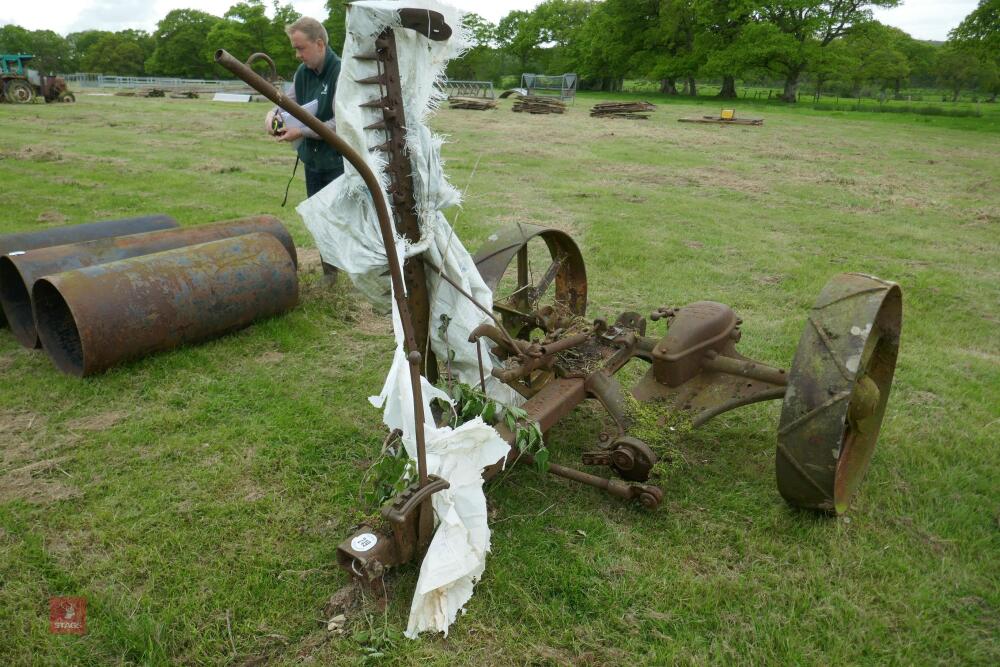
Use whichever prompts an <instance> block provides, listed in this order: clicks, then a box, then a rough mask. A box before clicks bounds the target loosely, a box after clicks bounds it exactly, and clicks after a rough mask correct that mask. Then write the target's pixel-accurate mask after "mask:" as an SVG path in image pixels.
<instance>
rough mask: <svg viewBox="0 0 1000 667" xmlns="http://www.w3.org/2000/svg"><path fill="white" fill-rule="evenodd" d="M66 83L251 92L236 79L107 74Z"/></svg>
mask: <svg viewBox="0 0 1000 667" xmlns="http://www.w3.org/2000/svg"><path fill="white" fill-rule="evenodd" d="M63 78H64V79H66V82H67V83H69V84H71V85H73V86H74V87H76V88H110V89H116V90H129V89H136V88H159V89H162V90H194V91H199V92H230V93H232V92H246V93H251V92H253V91H252V90H251V89H250V88H248V87H247V85H246V84H245V83H243V82H242V81H239V80H237V79H231V80H228V81H227V80H224V79H214V80H213V79H181V78H176V77H158V76H111V75H107V74H85V73H76V74H67V75H64V76H63Z"/></svg>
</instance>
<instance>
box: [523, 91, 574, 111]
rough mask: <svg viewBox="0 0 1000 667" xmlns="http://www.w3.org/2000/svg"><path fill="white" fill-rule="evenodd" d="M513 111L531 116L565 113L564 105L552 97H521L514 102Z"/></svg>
mask: <svg viewBox="0 0 1000 667" xmlns="http://www.w3.org/2000/svg"><path fill="white" fill-rule="evenodd" d="M513 109H514V111H517V112H519V113H520V112H526V113H531V114H540V113H566V105H565V104H564V103H563V102H562V101H561V100H558V99H556V98H554V97H539V96H537V95H523V96H521V97H519V98H517V101H516V102H514V107H513Z"/></svg>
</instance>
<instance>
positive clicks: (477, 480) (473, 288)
mask: <svg viewBox="0 0 1000 667" xmlns="http://www.w3.org/2000/svg"><path fill="white" fill-rule="evenodd" d="M402 7H416V8H421V9H431V10H434V11H437V12H440V13H441V14H442V15H443V16H444V18H445V21H446V22H447V23H448V25H449V26H451V28H452V31H453V33H452V36H451V38H450V39H448V40H446V41H444V42H435V41H432V40H429V39H427V38H426V37H424V36H423V35H420V34H418V33H416V32H414V31H412V30H406V29H402V28H400V27H399V25H400V19H399V15H398V9H400V8H402ZM462 16H463V13H462V12H460V11H459V10H457V9H454V8H452V7H448V6H447V5H444V4H441V3H439V2H435V1H434V0H406V1H405V2H388V1H384V0H374V1H368V2H355V3H353V4H352V5H349V10H348V14H347V38H346V40H345V43H344V53H343V58H342V65H341V71H340V78H339V79H338V80H337V95H336V102H335V109H336V117H337V133H338V134H339V135H340V136H341V137H342V138H343V139H345V140H346V141H347V142H348V143H349V144H350V145H351V146H352V147H353V148H354V149H355V150H357V151H358V152H359V153H360V154H361V155H362V156H364V158H365V160H366V161H367V163H368V165H369V166H370V167H371V168H372V170H373V171H374V172H375V173H376V174H378V175H379V177H380V180H381V183H382V191H381V192H378V193H376V195H375V196H380V197H383V198H385V199H386V201H388V197H387V195H386V193H385V188H386V186H387V185H388V177H387V176H386V174H385V166H386V162H385V157H384V155H383V154H381V153H380V152H377V151H375V152H372V151H369V150H368V147H369V146H375V145H377V144H381V143H382V142H384V141H385V140H386V139H387V137H386V134H385V132H383V131H381V130H365V129H364V128H365V127H366V126H367V125H370V124H371V123H374V122H375V121H377V120H380V119H381V111H380V110H378V109H370V108H362V107H361V106H360V105H361V104H362V103H364V102H368V101H370V100H371V99H372V98H373V97H375V96H377V95H378V88H377V87H374V86H370V85H364V84H358V83H356V82H357V81H358V80H360V79H364V78H366V77H371V76H374V75H376V74H377V73H378V71H377V69H376V68H377V65H376V63H375V62H373V61H371V60H359V59H357V58H354V57H353V56H354V55H355V54H360V53H370V52H372V51H374V50H375V45H374V41H375V37H377V36H378V35H379V34H380V33H381V32H382V31H383V30H384V29H385V28H386V27H394V28H396V30H395V37H396V44H397V52H398V53H397V55H398V63H399V69H400V81H401V85H402V88H403V100H404V109H405V112H406V123H405V126H406V128H407V137H406V139H407V147H408V150H409V155H410V162H411V167H412V172H413V180H414V192H415V198H416V201H417V213H418V219H419V220H420V225H421V239H420V242H419V243H417V244H415V246H416V247H412V246H410V244H409V243H407V242H406V241H405V240H404V239H403V238H402V237H400V236H398V235H397V237H396V239H395V242H396V246H397V251H398V254H399V257H400V258H401V259H402V258H403V257H405V256H408V255H411V256H412V255H413V254H415V253H416V252H421V251H422V252H423V253H424V257H425V258H426V259H428V260H429V261H430V262H431V263H432V264H433V265H434V266H436V267H439V268H440V269H441V270H442V272H443V273H445V274H446V275H447V276H448V277H449V278H450V279H451V280H452V281H454V282H455V283H457V284H458V285H460V286H461V287H462V289H463V290H465V291H466V292H467V293H469V294H470V295H472V296H473V298H475V299H476V301H477V302H478V303H479V304H481V305H483V306H484V307H485V308H487V309H491V308H492V305H493V295H492V293H491V292H490V290H489V288H487V287H486V285H485V283H484V282H483V280H482V278H481V277H480V276H479V271H478V270H477V269H476V267H475V264H474V263H473V261H472V257H471V256H470V255H469V252H468V251H467V250H466V249H465V247H464V246H463V245H462V243H461V241H460V240H459V239H458V237H457V236H456V235H455V234H454V232H453V230H452V228H451V225H449V224H448V221H447V219H445V217H444V215H443V213H442V212H441V211H442V210H444V209H446V208H449V207H451V206H455V205H457V204H458V203H459V202H460V199H461V196H460V194H459V192H458V190H456V189H455V188H454V187H453V186H452V185H451V184H449V183H448V181H447V179H446V178H445V176H444V172H443V170H442V162H441V156H440V148H441V144H442V143H443V142H442V139H441V137H438V136H435V135H434V134H433V133H432V132H431V131H430V129H429V128H428V127H427V125H426V119H427V117H428V115H429V114H430V113H431V112H432V111H433V110H434V109H435V108H436V107H437V105H438V104H439V103H440V101H441V100H442V99H443V97H444V95H443V94H442V93H441V92H440V90H439V89H438V88H437V87H436V86H435V83H436V81H437V80H438V79H439V78H441V77H442V76H443V75H444V71H445V66H446V65H447V63H448V60H450V59H451V58H453V57H456V56H458V55H460V54H461V53H462V52H463V51H464V50H465V49H466V48H467V47H468V44H469V42H468V38H467V34H466V31H465V30H464V29H463V28H462ZM297 210H298V212H299V213H300V214H301V215H302V218H303V220H304V221H305V224H306V227H307V228H308V229H309V231H310V232H311V233H312V235H313V238H314V239H315V241H316V245H317V247H318V248H319V251H320V254H321V255H322V257H323V259H324V261H326V262H328V263H330V264H333V265H334V266H336V267H338V268H339V269H340V270H341V271H343V272H344V273H346V274H347V275H348V276H350V278H351V280H352V281H353V282H354V284H355V286H357V287H358V289H360V290H361V291H362V292H363V293H364V294H365V295H366V296H367V297H368V298H369V299H371V300H372V301H373V302H374V303H376V304H377V305H380V306H382V307H384V308H385V309H386V310H389V309H391V311H392V319H393V331H394V332H395V336H396V350H395V353H394V356H393V362H392V366H391V368H390V370H389V374H388V376H387V377H386V381H385V385H384V386H383V388H382V392H381V394H380V395H379V396H378V397H372V398H371V399H370V400H371V402H372V404H373V405H375V406H376V407H380V408H382V409H383V421H384V422H385V424H386V425H387V426H388V427H389V428H390V429H395V428H398V429H400V430H402V431H403V444H404V446H405V447H406V450H407V452H408V453H409V455H410V457H411V458H414V459H415V458H416V438H415V434H414V431H413V402H412V401H413V397H412V391H411V386H410V377H409V366H408V364H407V360H406V354H405V351H404V347H403V332H402V326H401V324H400V320H399V313H398V312H397V310H396V307H395V304H394V303H393V302H392V298H391V296H392V294H391V291H390V290H391V283H390V281H389V279H388V277H387V275H386V274H387V268H388V262H387V259H386V254H385V248H384V245H383V243H382V237H381V233H380V231H379V225H378V218H377V217H376V214H375V207H374V205H373V202H372V199H371V195H370V194H369V192H368V189H367V186H366V185H365V184H364V181H363V180H362V178H361V176H360V175H359V174H358V172H357V170H355V169H354V168H353V167H352V166H351V165H349V164H346V163H345V165H344V175H343V176H341V177H340V178H338V179H337V180H335V181H334V182H333V183H331V184H330V185H328V186H327V187H326V188H324V189H323V190H322V191H320V192H319V193H317V194H316V195H314V196H313V197H311V198H309V199H308V200H306V201H305V202H303V203H302V204H300V205H299V206H298V209H297ZM390 210H391V207H390ZM427 273H428V289H429V292H430V294H429V296H430V299H431V309H430V315H431V327H430V329H431V330H430V340H431V348H432V350H433V351H434V353H435V354H436V355H437V357H438V358H439V359H447V358H449V351H450V352H451V354H452V357H451V359H452V360H451V364H450V365H451V370H452V372H453V373H454V374H455V375H456V376H457V378H458V379H459V380H460V381H462V382H465V383H468V384H470V385H477V384H478V383H479V362H478V356H477V353H476V346H475V344H472V343H469V342H468V337H469V334H470V333H471V331H472V330H473V329H474V328H475V327H477V326H479V325H480V324H481V323H483V322H484V321H485V320H486V319H487V318H486V316H485V315H484V314H483V313H482V312H481V311H480V310H479V309H478V308H476V306H474V305H473V304H472V303H470V302H469V300H468V299H467V298H465V297H464V296H462V295H461V294H460V293H459V292H458V291H457V290H455V288H454V287H452V286H451V285H449V284H448V283H447V282H446V281H445V280H443V279H442V278H441V276H439V275H437V273H436V272H435V271H431V270H428V272H427ZM442 315H445V316H447V327H442V326H441V325H442V324H444V323H445V321H446V320H445V319H443V318H442ZM493 364H494V359H493V358H492V355H491V354H490V353H489V350H488V349H487V347H486V346H485V345H484V346H483V370H484V375H485V377H486V380H487V393H488V394H489V395H490V396H491V397H492V398H494V399H496V400H498V401H500V402H501V403H504V404H508V405H510V404H514V405H517V404H520V402H521V401H522V399H521V398H520V396H518V395H517V394H516V392H514V391H513V390H512V389H510V388H509V387H507V386H506V385H504V384H503V383H501V382H499V381H497V380H496V379H495V378H493V377H492V376H491V374H490V371H491V370H492V368H493ZM421 381H422V388H423V398H424V403H425V405H424V415H425V423H424V424H423V425H422V426H423V429H424V437H425V440H426V451H427V469H428V473H430V474H433V475H438V476H439V477H442V478H444V479H446V480H448V482H449V483H450V485H451V486H450V488H449V489H447V490H445V491H442V492H439V493H437V494H435V495H434V497H433V503H432V504H433V506H434V511H435V514H436V517H437V522H438V529H437V532H436V533H435V535H434V538H433V540H432V541H431V545H430V548H429V550H428V552H427V555H426V556H425V557H424V560H423V564H422V565H421V568H420V577H419V580H418V582H417V588H416V592H415V594H414V597H413V603H412V605H411V609H410V619H409V623H408V627H407V632H406V635H407V636H408V637H411V638H416V636H417V635H418V634H419V633H420V632H424V631H434V632H444V633H445V634H447V632H448V626H449V625H450V624H451V623H452V622H453V621H454V620H455V617H456V615H457V614H458V612H459V611H460V610H461V609H462V607H463V606H464V605H465V603H466V602H467V601H468V599H469V597H470V596H471V595H472V588H473V585H474V584H475V582H476V581H477V580H478V578H479V577H480V575H481V574H482V572H483V569H484V567H485V559H486V553H487V552H488V551H489V545H490V530H489V527H488V526H487V523H486V498H485V496H484V495H483V491H482V484H483V479H482V471H483V468H484V467H486V466H488V465H492V464H494V463H496V462H497V461H499V460H500V459H502V458H503V457H504V456H505V455H506V453H507V452H508V446H507V444H506V443H505V442H504V441H503V440H502V439H501V438H500V436H499V435H498V434H497V432H496V431H495V430H494V429H493V428H492V427H491V426H489V425H487V424H485V423H484V422H483V421H482V420H480V419H477V420H474V421H472V422H469V423H466V424H463V425H462V426H460V427H459V428H456V429H451V428H447V427H445V428H437V427H436V425H435V424H434V423H433V421H432V419H431V411H430V406H429V403H430V401H431V400H433V399H434V398H443V399H444V400H448V399H447V396H446V395H445V394H444V393H443V392H441V391H440V390H439V389H437V388H435V387H433V386H431V385H430V384H429V383H428V382H427V381H426V379H424V378H421Z"/></svg>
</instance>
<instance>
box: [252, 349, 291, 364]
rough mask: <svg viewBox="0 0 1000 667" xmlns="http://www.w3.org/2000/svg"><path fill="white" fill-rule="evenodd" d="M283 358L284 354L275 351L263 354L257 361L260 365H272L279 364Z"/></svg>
mask: <svg viewBox="0 0 1000 667" xmlns="http://www.w3.org/2000/svg"><path fill="white" fill-rule="evenodd" d="M284 358H285V355H284V353H282V352H278V351H277V350H272V351H270V352H265V353H264V354H262V355H260V356H259V357H257V361H258V362H259V363H262V364H267V365H269V366H270V365H274V364H279V363H281V361H282V360H283V359H284Z"/></svg>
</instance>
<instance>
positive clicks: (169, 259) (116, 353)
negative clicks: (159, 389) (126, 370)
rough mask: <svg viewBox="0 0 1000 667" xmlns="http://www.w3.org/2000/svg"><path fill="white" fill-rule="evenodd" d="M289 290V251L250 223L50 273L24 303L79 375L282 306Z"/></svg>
mask: <svg viewBox="0 0 1000 667" xmlns="http://www.w3.org/2000/svg"><path fill="white" fill-rule="evenodd" d="M298 292H299V290H298V276H297V274H296V270H295V264H294V262H293V261H292V258H291V256H290V255H289V253H288V250H287V249H286V248H285V247H284V246H283V245H282V244H281V242H280V241H278V239H277V238H275V237H274V236H273V235H272V234H268V233H260V232H258V233H254V234H245V235H242V236H237V237H234V238H226V239H221V240H218V241H211V242H208V243H202V244H199V245H194V246H187V247H183V248H176V249H174V250H167V251H164V252H160V253H156V254H153V255H143V256H140V257H132V258H130V259H123V260H119V261H117V262H111V263H108V264H100V265H97V266H90V267H86V268H82V269H76V270H74V271H67V272H64V273H57V274H54V275H49V276H46V277H44V278H42V279H40V280H38V281H37V282H36V283H35V285H34V289H33V290H32V302H33V303H34V309H35V322H36V325H37V327H38V335H39V337H40V338H41V341H42V346H43V347H44V348H45V350H46V351H47V352H48V353H49V356H50V357H51V358H52V361H53V362H54V363H55V365H56V366H57V367H58V368H59V369H60V370H61V371H63V372H64V373H67V374H69V375H75V376H78V377H84V376H88V375H93V374H95V373H99V372H101V371H103V370H106V369H108V368H110V367H111V366H114V365H115V364H118V363H120V362H123V361H126V360H128V359H135V358H138V357H141V356H144V355H147V354H150V353H152V352H157V351H162V350H168V349H172V348H174V347H177V346H179V345H184V344H186V343H194V342H197V341H202V340H206V339H208V338H213V337H216V336H220V335H222V334H225V333H228V332H231V331H235V330H237V329H240V328H242V327H245V326H247V325H248V324H250V323H251V322H253V321H254V320H258V319H261V318H265V317H271V316H274V315H278V314H281V313H283V312H285V311H287V310H290V309H291V308H293V307H294V306H295V305H296V303H297V301H298Z"/></svg>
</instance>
